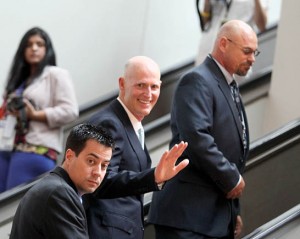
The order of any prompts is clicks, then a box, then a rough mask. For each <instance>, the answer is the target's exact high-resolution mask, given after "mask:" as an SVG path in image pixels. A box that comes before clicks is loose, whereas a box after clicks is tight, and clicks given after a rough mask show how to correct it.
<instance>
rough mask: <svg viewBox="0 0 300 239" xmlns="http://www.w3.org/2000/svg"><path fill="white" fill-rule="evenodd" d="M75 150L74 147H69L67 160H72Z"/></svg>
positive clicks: (66, 155)
mask: <svg viewBox="0 0 300 239" xmlns="http://www.w3.org/2000/svg"><path fill="white" fill-rule="evenodd" d="M74 155H75V152H74V151H73V150H72V149H67V151H66V154H65V161H66V162H70V161H71V160H72V158H73V157H74Z"/></svg>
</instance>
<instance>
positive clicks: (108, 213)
mask: <svg viewBox="0 0 300 239" xmlns="http://www.w3.org/2000/svg"><path fill="white" fill-rule="evenodd" d="M160 86H161V81H160V70H159V67H158V65H157V64H156V63H155V62H154V61H153V60H152V59H150V58H148V57H145V56H135V57H133V58H131V59H129V60H128V62H127V63H126V65H125V70H124V74H123V76H122V77H120V78H119V97H118V98H117V99H115V100H113V101H112V102H111V103H110V104H109V105H108V106H107V107H105V108H104V109H103V110H101V111H100V112H98V113H96V114H95V115H94V116H92V118H91V119H90V120H89V121H90V122H91V123H92V124H96V125H101V126H102V127H104V128H106V129H108V130H109V131H110V133H111V134H112V136H113V138H114V140H115V150H114V152H113V156H112V159H111V161H110V165H109V167H108V169H107V175H106V178H105V179H104V181H103V184H102V186H101V187H100V188H99V189H98V190H97V191H96V192H95V193H94V194H93V195H89V196H87V197H85V198H84V202H85V206H86V215H87V219H88V229H89V236H90V239H98V238H99V239H102V238H110V239H129V238H132V239H142V238H143V236H144V215H143V194H144V193H146V192H150V191H155V190H159V189H160V188H161V186H162V185H163V184H164V182H165V181H167V180H168V179H170V178H171V177H173V176H175V175H176V174H177V173H178V172H179V171H180V170H181V169H183V168H184V167H185V166H186V165H187V164H188V160H185V161H183V162H181V163H180V164H178V165H176V166H175V164H176V160H177V159H178V157H179V156H180V155H181V153H182V152H183V151H184V150H185V148H186V147H187V144H186V143H183V142H178V144H177V145H175V146H174V147H173V148H172V149H171V150H170V151H166V152H165V153H164V154H163V156H162V158H161V160H160V161H159V163H158V165H157V167H156V168H151V159H150V156H149V154H148V151H147V148H146V145H145V143H144V141H143V139H142V138H140V137H141V135H140V130H142V129H143V128H142V120H143V119H144V117H145V116H147V115H148V114H150V112H151V110H152V108H153V107H154V105H155V104H156V102H157V100H158V97H159V94H160ZM128 195H129V196H128ZM130 195H131V196H130ZM115 197H120V198H116V199H112V198H115ZM100 198H101V199H100ZM103 198H107V199H103Z"/></svg>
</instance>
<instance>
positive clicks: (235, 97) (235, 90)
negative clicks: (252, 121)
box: [230, 80, 247, 151]
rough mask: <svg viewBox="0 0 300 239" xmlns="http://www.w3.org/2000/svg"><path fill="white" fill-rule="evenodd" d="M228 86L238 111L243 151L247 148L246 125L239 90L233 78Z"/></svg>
mask: <svg viewBox="0 0 300 239" xmlns="http://www.w3.org/2000/svg"><path fill="white" fill-rule="evenodd" d="M230 88H231V93H232V98H233V101H234V103H235V105H236V108H237V110H238V113H239V118H240V121H241V123H242V128H243V146H244V151H246V148H247V136H246V125H245V120H244V115H243V111H242V102H241V97H240V92H239V88H238V87H237V84H236V81H235V80H233V81H232V82H231V83H230Z"/></svg>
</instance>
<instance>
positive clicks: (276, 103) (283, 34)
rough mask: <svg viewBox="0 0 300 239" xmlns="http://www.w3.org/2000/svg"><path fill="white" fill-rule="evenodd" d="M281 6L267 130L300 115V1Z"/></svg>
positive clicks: (267, 104)
mask: <svg viewBox="0 0 300 239" xmlns="http://www.w3.org/2000/svg"><path fill="white" fill-rule="evenodd" d="M281 9H282V10H281V19H280V23H279V26H278V35H277V42H276V47H275V50H276V52H275V59H274V68H273V73H272V82H271V88H270V91H269V97H268V100H267V103H266V109H265V116H264V122H263V130H264V132H265V133H268V132H270V131H273V130H274V129H276V128H279V127H281V126H283V125H284V124H286V123H287V122H289V121H292V120H294V119H295V118H299V117H300V75H299V69H300V68H299V67H300V65H299V63H300V44H299V43H300V27H299V22H300V14H299V9H300V1H298V0H285V1H283V2H282V8H281Z"/></svg>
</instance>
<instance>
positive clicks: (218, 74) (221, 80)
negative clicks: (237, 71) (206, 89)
mask: <svg viewBox="0 0 300 239" xmlns="http://www.w3.org/2000/svg"><path fill="white" fill-rule="evenodd" d="M207 65H208V67H209V68H211V69H212V70H211V72H214V78H215V80H216V81H217V82H218V86H219V89H220V90H221V92H222V94H223V95H224V97H225V99H226V101H227V103H228V106H229V108H230V111H231V113H232V116H233V118H234V121H235V126H236V127H237V129H238V132H239V136H240V140H241V144H242V145H243V128H242V123H241V120H240V118H239V112H238V110H237V107H236V105H235V103H234V101H233V99H232V95H231V90H230V87H229V85H228V83H227V81H226V78H225V76H224V75H223V73H222V71H221V70H220V68H219V67H218V65H217V64H216V62H215V61H214V60H213V59H211V58H207ZM242 105H243V104H242ZM243 111H244V110H243ZM243 113H244V112H243ZM244 115H246V114H245V113H244Z"/></svg>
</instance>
